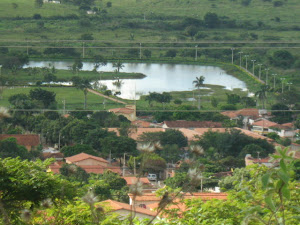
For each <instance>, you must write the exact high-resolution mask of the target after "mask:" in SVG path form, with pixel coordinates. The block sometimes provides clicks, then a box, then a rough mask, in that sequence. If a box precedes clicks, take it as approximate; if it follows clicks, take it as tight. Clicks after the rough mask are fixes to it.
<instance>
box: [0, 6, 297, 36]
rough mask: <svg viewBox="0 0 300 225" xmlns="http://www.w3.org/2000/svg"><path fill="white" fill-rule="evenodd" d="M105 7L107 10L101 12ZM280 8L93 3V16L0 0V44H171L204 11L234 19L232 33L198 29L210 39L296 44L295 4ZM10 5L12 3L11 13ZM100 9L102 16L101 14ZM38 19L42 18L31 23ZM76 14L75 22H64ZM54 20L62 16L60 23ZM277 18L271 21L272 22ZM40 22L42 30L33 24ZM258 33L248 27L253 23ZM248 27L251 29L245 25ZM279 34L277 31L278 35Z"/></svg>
mask: <svg viewBox="0 0 300 225" xmlns="http://www.w3.org/2000/svg"><path fill="white" fill-rule="evenodd" d="M107 2H111V3H112V7H107ZM282 2H283V5H282V6H280V7H274V6H273V2H264V1H262V0H252V1H251V3H250V4H249V5H248V6H244V5H242V4H241V1H230V0H218V1H211V0H201V1H199V0H186V1H182V0H181V1H180V0H164V1H162V0H150V1H149V0H110V1H104V0H103V1H102V0H101V1H100V0H96V1H95V4H94V5H93V6H92V7H96V8H97V9H99V10H100V11H101V13H100V14H99V15H87V14H86V11H84V10H83V11H80V10H78V6H75V5H72V4H67V3H63V4H52V3H44V4H43V6H42V7H41V8H36V7H35V4H34V0H14V1H9V0H2V1H1V2H0V18H1V21H0V34H1V39H12V40H25V39H41V40H47V39H64V40H70V39H71V40H74V39H79V38H80V35H81V34H83V33H91V34H93V36H94V38H95V39H97V40H107V41H111V40H114V41H118V40H119V41H122V40H127V41H129V40H131V39H130V34H134V40H135V41H161V40H177V39H178V38H185V39H186V40H189V38H188V37H183V36H184V31H183V30H182V29H177V30H174V29H172V27H173V26H176V25H178V24H180V23H181V22H182V21H183V19H184V18H186V17H190V18H195V19H200V20H203V18H204V16H205V14H206V13H208V12H212V13H216V14H217V15H218V16H219V17H220V18H224V17H227V18H228V19H229V20H235V21H236V23H237V24H238V25H240V24H244V28H243V26H240V27H239V28H238V29H236V28H233V29H217V28H216V29H199V31H203V32H205V33H206V34H207V35H208V36H207V37H206V38H205V39H208V40H209V39H211V40H213V39H214V38H216V34H217V33H218V32H221V33H223V36H224V37H226V38H227V39H229V40H241V35H242V34H243V33H247V32H250V33H251V32H252V33H256V34H257V35H258V39H259V40H264V39H268V38H272V37H277V38H279V40H298V39H299V38H300V34H299V32H297V31H298V28H297V27H296V26H298V25H299V22H300V18H299V16H298V12H299V11H300V2H299V1H298V0H289V1H282ZM12 3H16V4H17V7H16V8H14V7H13V4H12ZM103 10H105V13H102V11H103ZM34 14H40V15H41V17H42V19H41V20H37V19H32V17H33V15H34ZM70 15H77V16H78V18H77V19H76V18H75V19H74V18H69V17H68V16H70ZM58 16H61V17H66V18H63V19H60V18H57V17H58ZM276 17H277V19H275V18H276ZM82 18H85V19H89V20H90V24H89V25H88V26H84V25H83V26H80V25H79V24H80V20H81V19H82ZM39 21H43V23H44V26H43V28H39V27H37V23H38V22H39ZM258 22H259V23H261V22H262V23H263V26H261V27H260V28H252V26H256V25H257V23H258ZM249 24H251V25H249ZM278 31H280V32H278Z"/></svg>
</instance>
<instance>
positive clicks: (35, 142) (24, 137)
mask: <svg viewBox="0 0 300 225" xmlns="http://www.w3.org/2000/svg"><path fill="white" fill-rule="evenodd" d="M6 138H15V139H16V140H17V144H18V145H23V146H25V148H26V149H27V150H28V151H30V150H32V149H35V148H36V147H37V146H39V145H40V136H39V135H38V134H0V141H1V140H4V139H6Z"/></svg>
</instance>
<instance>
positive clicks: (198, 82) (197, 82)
mask: <svg viewBox="0 0 300 225" xmlns="http://www.w3.org/2000/svg"><path fill="white" fill-rule="evenodd" d="M204 80H205V77H204V76H200V77H196V80H194V81H193V84H194V85H195V87H196V88H198V92H199V96H198V109H200V108H201V106H200V87H202V86H203V83H204Z"/></svg>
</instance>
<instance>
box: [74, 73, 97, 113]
mask: <svg viewBox="0 0 300 225" xmlns="http://www.w3.org/2000/svg"><path fill="white" fill-rule="evenodd" d="M72 82H73V86H74V87H75V88H77V89H80V90H82V91H83V94H84V109H86V105H87V104H86V103H87V93H88V89H89V88H92V85H91V83H90V81H89V80H88V79H86V78H81V77H73V78H72Z"/></svg>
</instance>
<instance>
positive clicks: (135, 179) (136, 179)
mask: <svg viewBox="0 0 300 225" xmlns="http://www.w3.org/2000/svg"><path fill="white" fill-rule="evenodd" d="M123 179H124V180H126V184H127V186H131V185H133V184H136V183H137V182H141V183H142V184H143V186H144V187H150V186H152V184H151V182H150V181H149V180H148V178H147V177H123Z"/></svg>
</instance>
